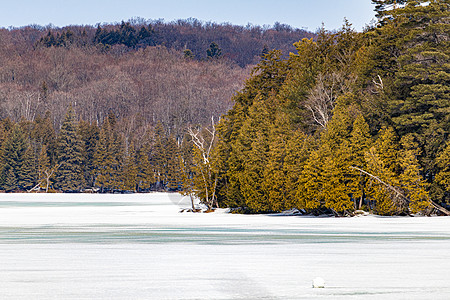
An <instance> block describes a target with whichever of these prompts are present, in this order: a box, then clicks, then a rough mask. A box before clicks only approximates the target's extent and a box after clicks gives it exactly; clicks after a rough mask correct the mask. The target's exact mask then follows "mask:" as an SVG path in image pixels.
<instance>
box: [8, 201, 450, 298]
mask: <svg viewBox="0 0 450 300" xmlns="http://www.w3.org/2000/svg"><path fill="white" fill-rule="evenodd" d="M188 206H189V202H188V201H187V199H186V198H185V199H183V198H182V196H180V195H177V194H165V193H155V194H133V195H96V194H94V195H90V194H81V195H80V194H64V195H63V194H0V299H14V300H16V299H450V285H449V283H450V218H445V217H435V218H426V217H421V218H420V217H419V218H381V217H373V216H365V217H355V218H311V217H296V216H290V217H286V216H269V215H250V216H249V215H232V214H224V213H213V214H192V213H179V210H180V207H188ZM317 276H320V277H322V278H324V279H325V281H326V287H325V288H324V289H313V288H312V287H311V282H312V279H313V278H315V277H317Z"/></svg>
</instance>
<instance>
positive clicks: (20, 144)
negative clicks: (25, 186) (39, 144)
mask: <svg viewBox="0 0 450 300" xmlns="http://www.w3.org/2000/svg"><path fill="white" fill-rule="evenodd" d="M27 148H28V144H27V141H26V137H25V134H24V132H23V130H22V128H21V127H20V126H19V125H18V124H15V125H14V126H13V128H12V131H11V133H10V135H9V137H8V138H7V139H6V140H5V141H4V143H3V146H2V154H3V169H2V173H1V175H2V181H3V183H4V188H5V190H7V191H12V190H16V189H18V188H19V186H18V183H19V181H20V182H21V183H22V180H23V177H22V176H23V175H24V174H23V173H21V170H22V168H23V165H24V160H25V152H26V151H27ZM14 185H15V186H14Z"/></svg>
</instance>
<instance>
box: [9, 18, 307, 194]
mask: <svg viewBox="0 0 450 300" xmlns="http://www.w3.org/2000/svg"><path fill="white" fill-rule="evenodd" d="M313 35H314V34H312V33H308V32H305V31H303V30H296V29H292V28H291V27H289V26H287V25H281V24H278V23H277V24H275V26H274V27H264V28H262V27H259V26H247V27H241V26H233V25H229V24H221V25H219V24H215V23H202V22H200V21H198V20H195V19H190V20H185V21H182V20H180V21H177V22H172V23H164V22H161V21H151V22H150V21H149V22H147V21H143V20H131V21H130V22H122V23H119V24H104V25H98V26H96V27H93V26H68V27H65V28H53V27H40V26H27V27H23V28H13V29H9V30H7V29H1V30H0V119H1V121H0V142H1V152H0V154H1V168H0V169H1V170H0V171H1V173H0V189H1V190H5V191H29V190H31V189H35V190H39V189H41V190H46V191H49V190H61V191H81V190H84V189H86V188H92V187H94V189H100V190H101V191H109V192H111V191H121V192H123V191H148V190H180V189H181V187H182V176H183V175H182V174H181V173H180V172H181V169H180V166H181V164H182V160H181V157H180V153H181V152H183V151H184V152H185V153H188V154H189V155H190V152H191V150H190V149H188V148H189V145H190V144H189V139H190V138H189V139H188V138H187V137H186V136H187V131H188V128H190V127H195V126H199V125H207V124H210V123H211V118H213V119H214V120H218V119H219V118H220V116H221V115H223V114H225V113H226V112H227V111H228V110H229V109H230V108H231V107H232V105H233V102H232V96H233V95H234V94H235V93H236V92H237V91H238V90H240V89H241V88H242V86H243V83H244V80H245V79H246V78H248V76H249V73H250V69H251V66H247V65H248V64H251V63H254V62H257V61H259V60H260V59H261V55H263V53H266V52H267V51H268V49H269V48H270V47H279V48H281V49H283V50H284V51H285V52H288V51H287V49H289V48H292V49H294V48H293V46H292V43H293V42H294V41H296V40H298V39H300V38H302V37H304V36H307V37H310V36H313ZM69 108H70V109H69ZM183 160H185V161H186V162H187V161H188V159H185V158H183ZM187 172H188V173H189V175H188V176H192V175H191V174H192V172H191V171H190V170H189V171H187Z"/></svg>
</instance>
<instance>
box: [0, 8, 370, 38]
mask: <svg viewBox="0 0 450 300" xmlns="http://www.w3.org/2000/svg"><path fill="white" fill-rule="evenodd" d="M2 2H3V3H2V8H1V10H0V27H3V28H9V27H21V26H25V25H30V24H37V25H43V26H45V25H48V24H52V25H54V26H57V27H63V26H66V25H95V24H97V23H115V22H120V21H122V20H125V21H126V20H129V19H130V18H134V17H140V18H144V19H154V20H156V19H164V20H165V21H166V22H169V21H173V20H178V19H187V18H191V17H192V18H196V19H199V20H201V21H213V22H216V23H224V22H227V23H231V24H235V25H247V24H249V23H250V24H253V25H265V24H267V25H273V24H274V23H275V22H280V23H283V24H288V25H291V26H292V27H295V28H303V29H306V30H309V31H316V30H317V29H318V28H319V27H321V24H322V22H323V23H324V25H325V28H326V29H328V30H333V29H338V28H340V27H341V26H342V24H343V20H344V18H347V20H349V21H350V23H352V24H353V27H354V28H355V29H356V30H358V31H361V30H362V28H363V27H364V26H365V25H366V24H369V23H370V21H371V20H372V19H373V18H374V12H373V5H372V4H371V1H370V0H219V1H217V0H45V1H44V0H17V1H2Z"/></svg>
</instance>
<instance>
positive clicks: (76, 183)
mask: <svg viewBox="0 0 450 300" xmlns="http://www.w3.org/2000/svg"><path fill="white" fill-rule="evenodd" d="M141 125H142V124H141ZM123 126H124V123H123V121H122V120H120V119H117V118H116V116H115V115H114V114H112V113H110V114H109V115H108V116H107V117H106V118H105V120H104V122H103V124H102V125H100V126H98V125H97V124H96V123H90V122H86V121H83V120H78V117H77V116H76V114H75V112H74V110H73V108H72V107H69V109H68V110H67V113H66V115H65V117H64V120H63V123H62V126H61V128H60V130H58V132H57V131H55V129H54V127H53V124H52V121H51V114H50V112H47V113H46V114H45V115H44V116H42V117H41V116H38V117H37V118H36V119H35V120H34V121H27V120H25V119H23V120H21V121H20V122H13V121H11V120H10V119H4V120H2V121H1V122H0V145H1V147H0V166H1V168H0V190H3V191H6V192H19V191H23V192H25V191H45V192H55V191H61V192H83V191H84V192H109V193H112V192H120V193H124V192H148V191H181V190H182V189H183V182H184V181H187V180H188V179H189V178H192V174H193V172H194V171H195V169H194V168H193V166H192V159H193V158H192V156H193V152H192V143H190V139H188V138H187V137H176V136H175V135H173V134H170V133H168V132H167V131H166V130H164V128H163V126H162V124H161V123H160V122H159V123H157V125H156V126H155V127H149V126H144V125H142V126H140V127H139V129H140V130H138V132H134V133H133V134H132V135H129V136H125V135H124V133H123V130H122V129H121V128H122V127H123Z"/></svg>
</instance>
